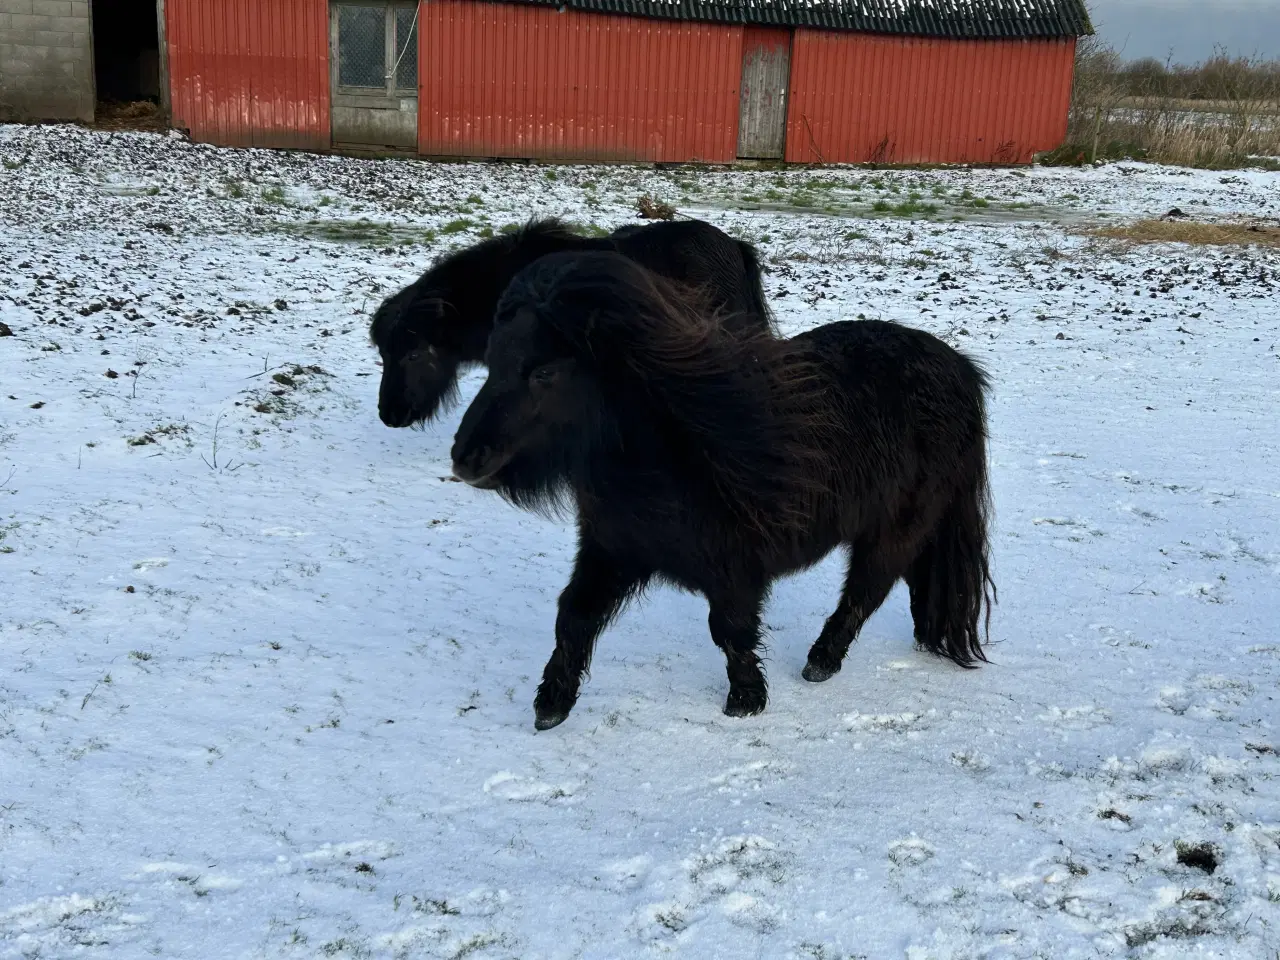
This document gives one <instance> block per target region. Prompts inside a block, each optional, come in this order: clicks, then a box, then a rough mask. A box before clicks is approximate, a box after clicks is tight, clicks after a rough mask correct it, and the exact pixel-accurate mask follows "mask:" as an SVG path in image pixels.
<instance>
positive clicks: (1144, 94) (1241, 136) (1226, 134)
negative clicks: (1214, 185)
mask: <svg viewBox="0 0 1280 960" xmlns="http://www.w3.org/2000/svg"><path fill="white" fill-rule="evenodd" d="M1123 157H1132V158H1134V159H1143V160H1151V161H1155V162H1158V163H1173V164H1179V165H1184V166H1196V167H1211V168H1226V167H1239V166H1246V165H1249V164H1250V163H1253V162H1257V161H1258V160H1260V159H1264V158H1278V157H1280V61H1266V60H1261V59H1259V58H1256V57H1254V58H1249V57H1232V56H1230V55H1228V54H1227V52H1226V51H1225V50H1223V49H1221V48H1218V49H1217V50H1216V51H1215V53H1214V55H1213V56H1212V57H1210V58H1209V59H1208V60H1205V61H1204V62H1202V63H1199V64H1195V65H1192V66H1184V65H1180V64H1172V63H1161V62H1160V61H1158V60H1155V59H1154V58H1150V57H1148V58H1144V59H1140V60H1136V61H1133V62H1130V63H1127V64H1126V63H1125V62H1124V61H1123V59H1122V58H1121V56H1120V54H1119V52H1117V51H1116V50H1115V48H1113V47H1111V46H1110V45H1108V44H1107V43H1106V42H1105V41H1103V40H1102V39H1101V38H1100V37H1098V36H1096V35H1094V36H1088V37H1082V38H1081V39H1080V41H1079V43H1078V44H1077V46H1076V61H1075V79H1074V83H1073V86H1072V91H1071V114H1070V121H1069V124H1068V132H1067V140H1066V143H1065V145H1064V146H1063V147H1062V148H1060V149H1059V150H1056V151H1054V152H1053V153H1052V154H1051V155H1050V156H1049V157H1047V158H1046V161H1047V162H1050V163H1054V162H1056V163H1083V162H1092V161H1095V160H1098V159H1119V158H1123ZM1273 162H1275V163H1277V164H1280V161H1273Z"/></svg>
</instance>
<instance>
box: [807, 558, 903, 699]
mask: <svg viewBox="0 0 1280 960" xmlns="http://www.w3.org/2000/svg"><path fill="white" fill-rule="evenodd" d="M886 560H887V557H885V555H884V553H883V552H882V551H879V550H876V549H874V548H865V547H863V546H862V545H860V544H856V545H855V546H854V547H853V552H852V556H851V557H850V558H849V570H848V572H847V573H846V574H845V578H844V591H843V592H842V593H841V594H840V603H839V605H838V606H837V607H836V609H835V612H834V613H833V614H831V616H829V617H828V618H827V622H826V623H825V624H824V625H823V627H822V633H821V634H820V635H819V636H818V639H817V640H816V641H815V642H814V644H813V646H812V647H810V648H809V660H808V662H807V663H806V664H805V666H804V670H803V672H802V673H801V676H803V677H804V678H805V679H806V680H808V681H809V682H811V683H821V682H822V681H823V680H829V679H830V678H831V677H833V676H835V675H836V674H837V673H839V672H840V665H841V663H843V661H844V658H845V654H847V653H848V652H849V647H850V646H851V645H852V644H853V641H854V640H856V639H857V637H858V631H860V630H861V629H862V625H863V624H864V623H866V622H867V619H868V618H869V617H870V616H871V615H872V614H873V613H875V612H876V610H878V609H879V608H880V604H882V603H884V601H885V598H886V597H887V596H889V591H890V590H892V589H893V585H894V583H896V582H897V580H898V577H900V576H901V575H902V571H901V570H899V569H898V568H897V565H892V564H888V563H886V562H885V561H886Z"/></svg>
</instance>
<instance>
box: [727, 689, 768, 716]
mask: <svg viewBox="0 0 1280 960" xmlns="http://www.w3.org/2000/svg"><path fill="white" fill-rule="evenodd" d="M767 702H768V701H767V700H766V699H765V697H764V695H763V694H752V693H734V692H732V691H730V693H729V699H728V700H726V701H725V703H724V714H725V716H726V717H754V716H755V715H756V714H758V713H763V712H764V708H765V704H766V703H767Z"/></svg>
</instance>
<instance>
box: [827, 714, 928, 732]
mask: <svg viewBox="0 0 1280 960" xmlns="http://www.w3.org/2000/svg"><path fill="white" fill-rule="evenodd" d="M937 712H938V711H937V710H929V711H928V712H927V713H858V711H856V710H855V711H854V712H853V713H847V714H845V716H844V722H845V726H846V727H848V729H850V730H866V731H871V732H874V733H906V734H914V733H916V732H918V731H920V730H924V729H926V728H927V727H928V726H929V723H930V721H931V720H932V719H933V718H934V717H935V716H936V715H937Z"/></svg>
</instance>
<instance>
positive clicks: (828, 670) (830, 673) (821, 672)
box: [800, 660, 840, 683]
mask: <svg viewBox="0 0 1280 960" xmlns="http://www.w3.org/2000/svg"><path fill="white" fill-rule="evenodd" d="M839 672H840V668H839V667H824V666H820V665H819V664H816V663H814V662H813V661H812V660H810V661H809V662H808V663H806V664H805V665H804V669H803V670H801V671H800V676H802V677H804V678H805V679H806V680H808V681H809V682H810V683H822V681H823V680H830V679H831V678H832V677H834V676H835V675H836V674H837V673H839Z"/></svg>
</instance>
